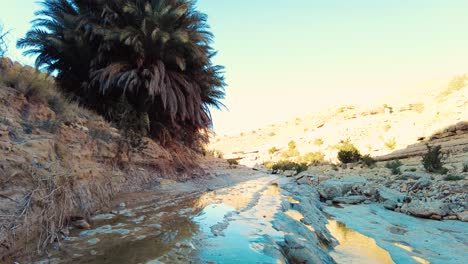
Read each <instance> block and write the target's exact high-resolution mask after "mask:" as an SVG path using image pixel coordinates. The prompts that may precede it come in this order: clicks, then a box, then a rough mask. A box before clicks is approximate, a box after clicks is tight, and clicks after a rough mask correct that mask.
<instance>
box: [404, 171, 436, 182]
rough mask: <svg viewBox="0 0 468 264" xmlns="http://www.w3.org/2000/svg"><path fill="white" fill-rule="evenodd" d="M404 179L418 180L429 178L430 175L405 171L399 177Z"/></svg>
mask: <svg viewBox="0 0 468 264" xmlns="http://www.w3.org/2000/svg"><path fill="white" fill-rule="evenodd" d="M401 176H402V177H404V178H410V179H414V180H419V179H420V178H431V175H430V174H428V173H421V172H412V171H405V172H403V174H402V175H401Z"/></svg>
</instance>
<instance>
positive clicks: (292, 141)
mask: <svg viewBox="0 0 468 264" xmlns="http://www.w3.org/2000/svg"><path fill="white" fill-rule="evenodd" d="M296 147H297V145H296V142H294V140H291V141H289V143H288V148H289V149H290V150H293V149H296Z"/></svg>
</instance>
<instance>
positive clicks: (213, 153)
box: [202, 149, 223, 159]
mask: <svg viewBox="0 0 468 264" xmlns="http://www.w3.org/2000/svg"><path fill="white" fill-rule="evenodd" d="M202 154H203V156H205V157H207V156H210V157H213V158H218V159H222V158H223V153H222V152H221V151H219V150H215V149H207V150H203V151H202Z"/></svg>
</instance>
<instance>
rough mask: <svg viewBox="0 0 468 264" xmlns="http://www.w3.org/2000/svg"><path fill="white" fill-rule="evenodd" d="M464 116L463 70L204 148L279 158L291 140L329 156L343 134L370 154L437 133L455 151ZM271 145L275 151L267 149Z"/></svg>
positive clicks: (251, 161) (467, 81) (467, 89)
mask: <svg viewBox="0 0 468 264" xmlns="http://www.w3.org/2000/svg"><path fill="white" fill-rule="evenodd" d="M311 103H313V102H311ZM465 121H468V75H465V76H457V77H454V78H453V79H447V80H437V81H432V82H427V83H425V84H422V85H420V86H418V87H415V88H414V89H408V90H406V91H404V92H402V93H399V94H395V95H394V96H392V97H389V98H382V99H381V100H378V101H376V102H371V103H369V104H368V105H367V106H356V105H352V102H350V104H349V105H346V106H340V107H333V108H330V109H325V110H323V111H320V112H316V113H309V114H305V115H304V116H299V117H297V118H296V119H293V120H288V121H286V122H283V123H277V124H272V125H270V126H267V127H262V128H258V129H256V130H254V131H245V132H243V133H241V134H239V135H235V136H225V137H214V138H213V139H212V141H211V145H210V148H211V149H212V150H217V151H220V152H222V153H223V154H224V157H225V158H243V159H242V160H241V163H243V164H246V165H255V164H260V163H262V162H264V161H268V160H278V159H280V156H281V153H282V152H284V151H285V150H287V148H288V147H287V144H288V142H290V141H291V140H293V141H295V143H296V145H297V150H298V151H299V152H300V154H302V155H303V154H304V153H307V152H315V151H320V152H322V153H324V154H325V160H327V161H335V159H336V149H335V148H334V146H336V144H338V143H339V142H340V141H341V140H345V139H348V138H349V139H350V140H351V142H352V143H353V144H355V145H356V146H357V147H358V149H359V150H360V151H361V153H363V154H370V155H372V156H374V157H376V156H384V155H387V154H391V153H395V151H397V150H400V152H401V150H405V149H408V148H409V149H412V148H413V146H414V145H415V144H416V145H418V144H419V145H421V144H424V142H426V141H427V142H429V141H430V140H435V139H436V137H437V136H436V137H434V135H435V134H437V133H438V135H439V136H438V139H439V141H444V142H446V141H452V142H454V141H455V142H457V143H456V145H457V146H458V147H457V149H456V151H457V152H460V151H461V152H463V151H464V152H466V148H467V146H468V145H467V144H468V142H467V138H468V132H467V131H466V129H465V128H466V127H465V126H466V124H465V123H464V122H465ZM451 127H452V128H451ZM447 133H448V134H447ZM447 136H449V138H447ZM442 138H445V139H444V140H442ZM452 145H453V144H452ZM423 146H424V145H423ZM272 147H276V148H277V149H279V151H277V152H276V153H275V154H270V153H269V151H268V150H269V149H271V148H272ZM419 149H420V147H419Z"/></svg>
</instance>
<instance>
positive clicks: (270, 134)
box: [268, 132, 276, 137]
mask: <svg viewBox="0 0 468 264" xmlns="http://www.w3.org/2000/svg"><path fill="white" fill-rule="evenodd" d="M268 136H270V137H274V136H276V133H275V132H270V133H269V134H268Z"/></svg>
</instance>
